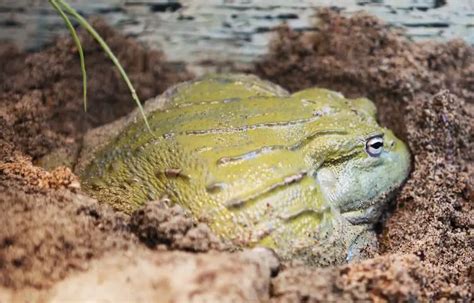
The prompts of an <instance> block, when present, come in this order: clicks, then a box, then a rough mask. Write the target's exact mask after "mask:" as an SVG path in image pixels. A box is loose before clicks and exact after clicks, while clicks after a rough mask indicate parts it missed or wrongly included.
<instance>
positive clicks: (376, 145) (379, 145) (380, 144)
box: [370, 142, 383, 149]
mask: <svg viewBox="0 0 474 303" xmlns="http://www.w3.org/2000/svg"><path fill="white" fill-rule="evenodd" d="M382 146H383V143H382V142H375V143H373V144H372V145H371V146H370V147H372V148H375V149H379V148H381V147H382Z"/></svg>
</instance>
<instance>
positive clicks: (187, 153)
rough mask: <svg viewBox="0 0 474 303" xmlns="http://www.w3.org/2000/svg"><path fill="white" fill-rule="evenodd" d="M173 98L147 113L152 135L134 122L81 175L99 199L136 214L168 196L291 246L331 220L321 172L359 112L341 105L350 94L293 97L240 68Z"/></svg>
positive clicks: (202, 214)
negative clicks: (346, 120) (319, 178)
mask: <svg viewBox="0 0 474 303" xmlns="http://www.w3.org/2000/svg"><path fill="white" fill-rule="evenodd" d="M165 96H166V97H167V98H168V99H169V100H168V103H167V106H166V107H165V108H164V109H162V110H157V111H155V112H152V113H150V114H149V115H148V119H149V122H150V125H151V128H152V130H153V133H150V132H148V131H147V130H146V128H145V127H144V124H143V122H142V121H137V122H135V123H132V124H130V125H129V126H128V127H127V128H126V129H125V130H124V131H123V133H122V134H121V135H119V136H118V137H117V138H115V139H114V140H113V141H112V142H110V143H109V144H108V145H107V147H106V148H104V149H103V150H102V151H100V152H99V153H98V155H97V156H96V160H94V161H92V163H91V164H90V165H89V166H88V167H87V169H86V170H85V171H84V173H83V174H82V177H83V180H84V182H83V183H84V187H85V188H86V189H90V191H91V192H93V193H94V195H95V196H96V197H97V198H98V199H99V200H102V201H108V202H109V203H113V204H114V205H115V207H117V208H119V209H122V210H125V211H127V212H130V211H133V210H134V209H136V208H137V207H138V206H139V205H141V204H143V203H145V202H146V201H149V200H155V199H159V198H160V197H163V196H168V197H169V198H171V200H172V201H174V202H177V203H179V204H181V205H182V206H184V207H185V208H187V209H188V210H190V211H191V212H192V213H193V215H194V216H195V217H198V218H203V219H207V220H208V221H209V222H211V225H212V227H213V228H214V229H215V230H217V231H218V233H219V234H221V235H225V236H227V237H230V238H234V239H235V238H239V240H242V241H244V242H252V243H253V242H260V243H264V244H266V245H268V246H281V243H282V242H287V244H288V245H292V244H294V243H293V242H292V239H293V238H296V236H295V235H296V234H301V232H302V231H303V233H304V231H313V233H314V232H315V231H316V230H318V226H319V225H320V223H321V222H322V221H331V220H332V219H333V218H332V217H331V216H332V215H331V213H330V212H329V211H326V210H327V209H328V206H327V205H325V202H324V199H322V197H321V193H320V191H319V190H318V184H317V183H316V181H315V178H314V177H313V174H314V170H315V169H316V168H317V167H319V166H320V165H321V164H322V163H323V162H324V161H325V158H326V155H325V154H326V153H327V152H328V149H327V148H326V147H327V144H329V143H327V142H329V141H331V140H332V141H331V142H332V144H334V142H337V140H341V138H343V137H344V136H346V135H347V128H346V127H342V126H341V125H338V123H337V121H341V119H342V120H344V117H345V115H348V114H351V113H350V111H346V110H340V109H341V108H345V107H347V102H346V100H345V99H344V98H343V97H342V96H340V95H338V94H337V93H334V92H331V91H327V90H322V89H321V90H314V89H313V90H312V91H311V96H312V97H311V98H305V95H304V91H303V92H302V93H298V94H296V95H289V94H288V93H287V92H286V91H285V90H283V89H281V88H280V87H278V86H276V85H273V84H270V83H267V82H265V81H262V80H259V79H258V78H255V77H251V76H242V75H231V76H222V75H220V76H211V77H206V78H203V79H200V80H196V81H191V82H189V83H186V84H183V85H179V86H177V87H175V88H173V89H171V90H170V91H168V92H167V93H165ZM328 100H330V102H331V106H328ZM354 126H356V125H354ZM308 150H311V151H312V152H308ZM309 155H310V156H309ZM283 226H285V227H286V228H282V227H283ZM306 234H308V235H307V237H308V238H313V239H314V235H313V234H310V233H306ZM300 238H301V237H299V239H298V240H301V239H300ZM276 242H278V243H279V244H275V243H276ZM290 243H292V244H290Z"/></svg>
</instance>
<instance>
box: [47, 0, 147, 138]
mask: <svg viewBox="0 0 474 303" xmlns="http://www.w3.org/2000/svg"><path fill="white" fill-rule="evenodd" d="M53 1H54V0H53ZM55 2H56V1H55ZM57 3H58V4H59V5H61V6H62V7H63V8H64V10H65V11H66V12H67V13H68V14H70V15H72V16H73V17H74V18H76V19H77V21H78V22H79V24H80V25H81V26H82V27H84V28H85V29H86V30H87V31H88V32H89V34H90V35H91V36H92V37H93V38H94V39H95V40H96V41H97V43H99V45H100V46H101V47H102V49H103V50H104V52H105V53H106V54H107V55H108V56H109V58H110V60H112V62H113V63H114V65H115V66H116V67H117V69H118V71H119V73H120V75H121V76H122V78H123V80H124V81H125V83H126V84H127V86H128V89H129V90H130V93H131V94H132V98H133V100H135V102H136V103H137V105H138V108H139V110H140V113H141V115H142V117H143V120H144V121H145V124H146V127H147V129H148V130H149V131H150V132H151V127H150V124H149V123H148V119H147V117H146V115H145V111H144V110H143V107H142V104H141V102H140V99H139V98H138V95H137V93H136V91H135V88H134V87H133V85H132V83H131V82H130V79H129V78H128V76H127V73H126V72H125V70H124V69H123V67H122V65H121V64H120V62H119V61H118V59H117V57H115V55H114V53H113V52H112V50H111V49H110V48H109V46H108V45H107V43H106V42H105V41H104V39H102V37H101V36H100V35H99V33H97V32H96V30H95V29H94V28H93V27H92V26H91V25H90V24H89V22H87V20H86V19H84V18H83V17H82V16H81V15H80V14H79V13H77V12H76V10H75V9H74V8H72V7H71V6H69V4H67V3H66V2H65V1H63V0H57Z"/></svg>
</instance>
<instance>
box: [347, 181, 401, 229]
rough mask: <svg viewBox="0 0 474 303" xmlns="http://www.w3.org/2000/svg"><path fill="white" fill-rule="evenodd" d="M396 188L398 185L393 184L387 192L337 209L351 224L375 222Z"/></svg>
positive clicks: (394, 193)
mask: <svg viewBox="0 0 474 303" xmlns="http://www.w3.org/2000/svg"><path fill="white" fill-rule="evenodd" d="M397 188H398V186H393V187H392V188H390V190H389V191H388V192H387V193H383V194H380V195H377V196H375V197H373V198H372V199H369V200H367V201H359V202H356V203H351V204H347V205H344V206H341V208H340V209H339V211H340V213H341V215H342V217H343V218H344V219H346V220H347V221H348V222H349V223H351V224H353V225H363V224H373V223H376V222H377V221H378V220H379V218H380V216H381V215H382V213H383V211H384V210H385V208H386V206H387V205H388V201H390V200H392V199H393V198H394V197H395V195H396V193H397Z"/></svg>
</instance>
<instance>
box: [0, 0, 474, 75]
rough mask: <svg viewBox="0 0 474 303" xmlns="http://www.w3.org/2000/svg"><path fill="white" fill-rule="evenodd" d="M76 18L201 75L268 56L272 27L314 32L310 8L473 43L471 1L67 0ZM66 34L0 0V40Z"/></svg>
mask: <svg viewBox="0 0 474 303" xmlns="http://www.w3.org/2000/svg"><path fill="white" fill-rule="evenodd" d="M67 2H68V3H70V4H71V5H72V6H73V7H74V8H76V9H77V10H78V11H79V12H80V13H81V14H83V15H85V16H87V17H90V16H101V17H103V18H104V19H105V20H106V21H107V22H108V23H109V24H111V25H112V26H113V27H114V28H116V29H118V30H120V31H122V32H124V33H126V35H129V36H133V37H136V38H137V39H138V40H139V41H142V42H144V43H145V44H146V45H148V46H150V47H152V48H158V49H161V50H163V51H164V53H165V54H166V56H167V58H168V60H170V61H183V62H187V63H188V64H189V67H190V69H191V70H193V71H194V72H195V73H197V74H200V73H202V72H204V71H205V69H206V68H207V67H206V66H209V65H210V64H209V61H212V64H211V65H215V64H219V63H221V64H225V62H229V61H232V62H233V64H237V65H243V66H245V65H246V64H249V63H251V62H254V61H255V60H256V59H257V58H258V57H259V56H261V55H263V54H265V53H266V52H267V46H268V42H269V40H270V38H271V36H272V32H273V31H274V28H275V27H276V26H278V25H279V24H281V23H283V22H286V23H287V24H288V25H289V26H290V27H291V28H293V29H295V30H297V31H317V30H318V28H317V20H316V17H315V11H314V8H317V7H321V6H331V7H333V8H336V9H338V10H340V11H341V12H342V13H343V14H346V15H351V14H354V13H355V12H357V11H360V10H365V11H367V12H369V13H370V14H373V15H375V16H377V17H379V18H381V19H382V20H384V21H385V22H387V23H389V24H392V25H394V26H397V27H401V28H403V29H404V30H405V31H406V33H407V35H408V36H410V37H411V38H412V39H414V40H427V39H431V40H438V41H439V40H441V41H443V40H448V39H452V38H462V39H464V40H465V41H467V42H468V43H469V44H471V45H472V44H474V0H386V1H384V0H371V1H369V0H339V1H329V0H292V1H289V0H154V1H153V0H148V1H147V0H81V1H77V0H68V1H67ZM65 30H66V28H65V26H64V24H63V22H62V20H61V19H60V17H59V16H58V15H57V14H56V13H55V12H54V11H53V10H52V8H51V6H50V4H49V3H48V1H47V0H0V41H2V42H4V41H9V42H14V43H15V44H16V45H17V46H18V47H19V48H20V49H21V50H27V51H32V50H38V49H39V48H41V47H43V46H45V45H47V44H48V43H50V42H51V41H52V40H53V39H54V37H56V36H57V35H58V34H59V33H63V32H65Z"/></svg>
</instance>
